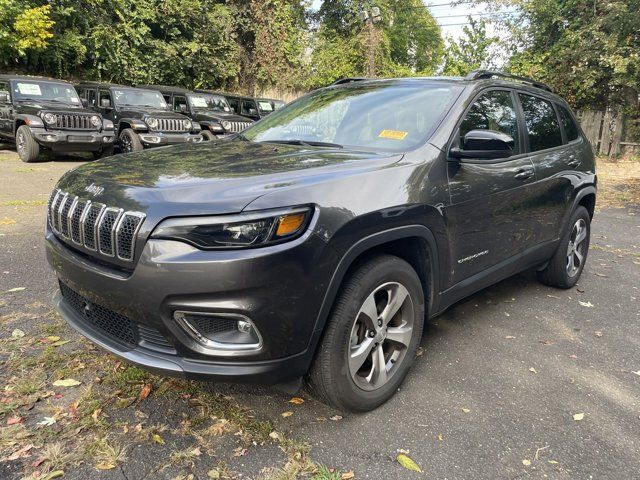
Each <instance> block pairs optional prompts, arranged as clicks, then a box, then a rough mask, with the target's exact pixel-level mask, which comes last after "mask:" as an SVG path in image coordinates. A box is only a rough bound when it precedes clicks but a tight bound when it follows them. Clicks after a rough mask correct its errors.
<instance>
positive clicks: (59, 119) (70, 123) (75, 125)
mask: <svg viewBox="0 0 640 480" xmlns="http://www.w3.org/2000/svg"><path fill="white" fill-rule="evenodd" d="M55 116H56V123H55V128H57V129H59V130H98V127H95V126H94V125H93V124H92V123H91V117H92V115H74V114H72V113H56V114H55Z"/></svg>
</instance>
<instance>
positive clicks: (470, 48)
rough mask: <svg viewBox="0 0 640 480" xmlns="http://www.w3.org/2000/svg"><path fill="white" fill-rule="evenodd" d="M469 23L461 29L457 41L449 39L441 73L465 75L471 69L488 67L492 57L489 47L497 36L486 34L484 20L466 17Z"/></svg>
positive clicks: (496, 39) (495, 40)
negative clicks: (460, 34)
mask: <svg viewBox="0 0 640 480" xmlns="http://www.w3.org/2000/svg"><path fill="white" fill-rule="evenodd" d="M468 20H469V24H468V25H465V26H464V27H463V29H462V32H463V36H462V37H461V38H459V39H458V40H457V41H455V40H453V39H452V38H450V39H449V45H448V47H447V49H446V53H445V57H444V66H443V74H444V75H452V76H462V77H463V76H465V75H466V74H468V73H469V72H472V71H473V70H478V69H480V68H490V67H491V65H492V63H493V59H492V54H491V47H492V46H494V45H495V44H496V43H497V42H498V38H497V37H489V36H488V35H487V26H486V22H485V21H484V20H482V19H480V20H474V19H473V18H472V17H468Z"/></svg>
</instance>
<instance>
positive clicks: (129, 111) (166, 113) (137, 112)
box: [118, 107, 188, 119]
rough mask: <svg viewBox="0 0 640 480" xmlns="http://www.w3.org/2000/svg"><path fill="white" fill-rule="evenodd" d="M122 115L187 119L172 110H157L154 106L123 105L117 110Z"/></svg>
mask: <svg viewBox="0 0 640 480" xmlns="http://www.w3.org/2000/svg"><path fill="white" fill-rule="evenodd" d="M118 113H119V114H120V116H122V117H131V118H141V117H146V116H149V117H154V118H180V119H188V117H187V116H185V115H183V114H181V113H177V112H173V111H171V110H159V109H156V108H144V107H139V108H138V107H135V108H132V107H123V108H122V109H121V110H119V112H118Z"/></svg>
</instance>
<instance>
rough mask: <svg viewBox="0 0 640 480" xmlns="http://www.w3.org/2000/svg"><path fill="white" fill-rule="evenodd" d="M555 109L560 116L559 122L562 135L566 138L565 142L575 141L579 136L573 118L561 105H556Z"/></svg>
mask: <svg viewBox="0 0 640 480" xmlns="http://www.w3.org/2000/svg"><path fill="white" fill-rule="evenodd" d="M556 108H557V109H558V113H559V114H560V121H561V122H562V127H563V128H564V133H565V135H566V136H567V141H568V142H571V141H573V140H577V139H578V137H579V136H580V132H579V130H578V126H577V125H576V122H575V120H574V119H573V116H572V115H571V114H570V113H569V110H567V109H566V108H565V107H563V106H562V105H556Z"/></svg>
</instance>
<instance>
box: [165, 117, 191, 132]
mask: <svg viewBox="0 0 640 480" xmlns="http://www.w3.org/2000/svg"><path fill="white" fill-rule="evenodd" d="M184 123H185V122H184V120H183V119H180V118H159V119H158V131H159V132H188V131H189V130H191V129H190V128H185V126H184Z"/></svg>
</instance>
